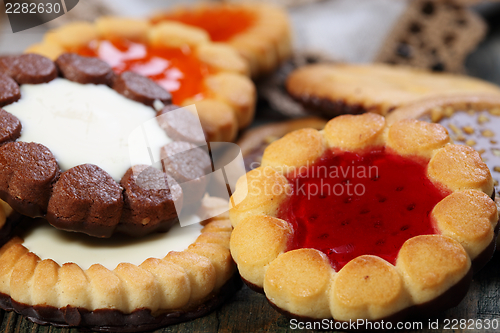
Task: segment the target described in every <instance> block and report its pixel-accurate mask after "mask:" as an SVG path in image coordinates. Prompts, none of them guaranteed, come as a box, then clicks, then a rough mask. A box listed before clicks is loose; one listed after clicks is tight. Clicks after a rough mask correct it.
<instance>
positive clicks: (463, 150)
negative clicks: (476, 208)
mask: <svg viewBox="0 0 500 333" xmlns="http://www.w3.org/2000/svg"><path fill="white" fill-rule="evenodd" d="M427 176H428V177H429V179H431V180H432V181H434V182H436V183H438V184H442V185H444V186H445V187H446V188H448V189H450V190H452V191H459V190H465V189H477V190H481V191H483V192H484V193H486V194H488V195H491V194H492V193H493V179H492V178H491V174H490V170H489V169H488V167H487V166H486V164H485V163H484V162H483V161H482V159H481V156H479V153H478V152H476V151H475V150H474V149H473V148H471V147H469V146H462V145H448V146H445V147H444V148H442V149H440V150H438V151H437V152H436V154H435V155H434V157H432V159H431V160H430V162H429V165H428V167H427Z"/></svg>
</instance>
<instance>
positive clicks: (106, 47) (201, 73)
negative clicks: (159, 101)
mask: <svg viewBox="0 0 500 333" xmlns="http://www.w3.org/2000/svg"><path fill="white" fill-rule="evenodd" d="M77 53H79V54H81V55H84V56H92V57H99V58H101V59H102V60H104V61H106V62H107V63H108V64H109V65H110V66H111V67H113V70H114V71H115V72H116V73H118V74H119V73H122V72H124V71H132V72H136V73H138V74H141V75H144V76H147V77H149V78H150V79H152V80H153V81H155V82H156V83H158V84H159V85H160V86H162V87H163V88H164V89H166V90H167V91H169V92H170V94H171V95H172V102H173V103H174V104H181V103H182V102H183V101H184V100H186V99H188V98H193V99H194V100H199V99H202V98H203V97H204V93H205V91H204V87H203V79H204V77H205V76H207V75H208V74H209V69H208V66H206V65H204V64H202V63H201V62H200V61H199V59H198V58H197V57H196V56H195V55H194V54H193V52H192V51H191V49H190V48H189V47H183V48H152V47H149V46H147V45H145V44H141V43H135V42H131V41H128V40H124V39H116V40H112V41H110V40H95V41H92V42H91V43H89V44H88V45H87V46H86V47H83V48H80V49H78V50H77Z"/></svg>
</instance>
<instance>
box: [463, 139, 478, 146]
mask: <svg viewBox="0 0 500 333" xmlns="http://www.w3.org/2000/svg"><path fill="white" fill-rule="evenodd" d="M465 144H466V145H467V146H471V147H472V146H474V145H475V144H476V141H474V140H472V139H469V140H467V141H465Z"/></svg>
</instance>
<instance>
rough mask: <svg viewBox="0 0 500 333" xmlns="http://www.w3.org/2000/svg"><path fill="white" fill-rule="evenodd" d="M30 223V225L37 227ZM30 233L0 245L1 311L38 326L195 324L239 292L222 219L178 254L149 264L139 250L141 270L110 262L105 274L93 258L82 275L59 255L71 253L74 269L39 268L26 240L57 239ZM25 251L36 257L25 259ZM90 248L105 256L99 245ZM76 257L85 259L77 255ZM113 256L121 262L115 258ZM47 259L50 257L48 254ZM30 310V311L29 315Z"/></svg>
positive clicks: (49, 264) (42, 264) (50, 263)
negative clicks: (18, 315) (23, 316)
mask: <svg viewBox="0 0 500 333" xmlns="http://www.w3.org/2000/svg"><path fill="white" fill-rule="evenodd" d="M205 200H206V201H207V202H208V206H212V203H210V201H212V200H216V199H214V198H208V197H207V198H206V199H205ZM0 203H1V204H0V211H1V212H2V213H1V214H0V221H3V220H4V219H3V218H2V216H4V215H5V213H6V212H9V207H8V206H7V205H5V204H4V203H3V202H1V201H0ZM226 205H227V203H226ZM207 209H208V208H207ZM4 222H5V221H4ZM10 223H11V222H9V221H7V224H10ZM30 223H31V224H35V225H36V221H30ZM6 227H7V225H5V223H4V226H3V228H2V229H1V230H0V232H2V233H3V231H4V229H5V228H6ZM36 228H37V229H36V230H35V232H32V233H31V234H30V233H28V234H26V235H25V236H26V237H25V239H24V240H23V239H22V238H20V237H17V236H15V237H13V238H11V239H10V240H8V241H6V240H4V239H3V240H2V242H3V244H2V246H1V247H0V280H1V283H0V285H1V287H0V292H1V295H0V298H1V299H2V307H3V308H5V309H7V310H15V311H17V312H19V313H21V314H23V315H25V316H27V317H28V318H29V319H31V320H33V321H35V322H37V323H45V324H47V323H48V324H53V325H56V326H62V327H76V326H78V327H81V328H91V329H99V330H105V331H107V330H113V331H116V330H119V329H126V330H127V331H137V332H142V331H145V330H152V329H154V328H157V327H161V326H166V325H169V324H174V323H178V322H182V321H186V320H190V319H193V318H196V317H199V316H202V315H204V314H206V313H208V312H209V311H211V310H212V309H213V308H214V307H216V306H218V305H220V304H221V302H223V301H224V300H225V299H226V298H227V297H229V296H230V295H232V294H233V293H234V292H235V291H236V290H237V289H238V288H239V283H238V279H239V278H238V277H237V275H235V272H236V270H235V264H234V262H233V260H232V258H231V254H230V252H229V235H230V233H231V229H232V228H231V225H230V222H229V221H228V220H227V219H224V217H217V218H213V219H209V220H208V221H207V222H206V225H205V227H204V228H195V229H192V230H193V231H192V232H193V233H194V234H193V236H194V237H196V233H197V234H198V235H199V236H198V238H197V239H196V240H195V241H194V242H193V243H192V244H190V245H189V246H187V245H186V248H185V249H184V250H183V251H170V252H169V253H168V254H167V255H166V256H164V257H159V258H152V257H150V258H148V256H150V255H151V254H148V252H147V250H144V249H141V248H140V247H139V248H136V250H135V251H143V252H142V256H143V258H144V259H145V260H144V259H142V260H143V262H142V263H140V264H139V263H138V264H131V263H128V261H130V260H134V259H132V258H130V257H126V258H123V257H122V258H121V259H120V258H116V260H117V261H118V262H119V263H118V265H116V267H115V268H114V269H113V267H110V266H109V265H110V264H109V262H107V263H106V266H104V265H101V264H99V262H100V261H101V260H104V258H101V259H100V260H99V259H98V258H95V257H94V258H93V260H95V262H96V263H95V264H92V265H91V266H90V267H88V268H87V267H85V266H84V265H87V264H86V263H82V264H81V265H82V266H81V267H80V264H78V262H79V261H80V260H81V258H79V257H78V253H77V252H75V251H77V250H75V248H73V249H71V248H68V249H67V250H65V251H66V252H70V253H69V255H70V256H73V261H75V262H77V263H69V262H66V263H65V262H61V261H59V260H60V258H58V259H57V260H58V261H57V262H56V261H54V260H52V259H50V258H46V259H43V260H42V259H41V258H40V257H39V256H38V255H37V254H36V253H34V252H35V251H37V250H41V248H40V246H38V245H37V243H36V242H35V240H34V238H33V234H40V233H45V232H46V231H47V230H49V231H50V232H49V237H56V238H57V237H61V234H57V233H51V232H52V231H53V230H54V229H52V228H45V229H44V228H39V227H36ZM197 230H198V231H197ZM62 236H63V235H62ZM37 237H40V236H37ZM63 237H64V236H63ZM190 237H191V236H190ZM47 239H49V241H50V238H47ZM47 239H45V241H47ZM193 239H195V238H193ZM172 240H173V239H170V240H168V239H164V240H161V243H158V246H159V247H160V249H159V253H161V252H162V250H161V249H165V248H167V247H168V246H170V245H169V244H170V243H169V242H172ZM52 241H54V239H52ZM55 241H56V242H57V241H60V239H56V240H55ZM122 241H125V243H122V245H120V241H118V243H115V244H114V246H118V247H120V246H122V247H123V246H128V245H127V244H128V243H127V241H126V240H122ZM152 241H155V240H154V239H150V240H146V241H145V243H144V244H142V246H148V245H147V243H149V242H152ZM78 242H82V243H84V244H87V245H86V246H91V244H92V243H88V240H86V239H85V238H79V240H78ZM44 244H45V245H42V247H43V250H44V253H45V254H43V255H44V256H47V253H48V252H47V248H46V247H47V243H46V242H45V243H44ZM129 245H132V246H141V245H139V244H137V243H136V244H135V245H134V244H129ZM28 246H29V247H30V248H32V247H33V248H35V250H33V252H30V250H28V248H27V247H28ZM94 246H101V249H106V246H104V245H102V244H101V245H98V244H97V243H95V244H94ZM137 249H138V250H137ZM149 249H150V250H151V248H149ZM80 250H81V251H87V249H85V248H84V247H82V248H81V249H80ZM121 250H124V248H121ZM157 250H158V249H157ZM71 251H73V252H71ZM106 253H107V256H112V255H113V254H112V253H111V252H106ZM114 253H115V254H118V255H120V254H119V253H120V252H119V251H118V252H114ZM129 253H130V252H129ZM52 255H54V253H52V254H48V256H52ZM87 255H88V254H87ZM120 260H123V262H120ZM35 308H36V309H37V310H36V311H33V309H35ZM96 310H98V311H96Z"/></svg>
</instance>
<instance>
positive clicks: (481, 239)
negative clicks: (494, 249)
mask: <svg viewBox="0 0 500 333" xmlns="http://www.w3.org/2000/svg"><path fill="white" fill-rule="evenodd" d="M431 217H432V219H433V220H434V221H435V223H436V226H437V228H438V229H439V230H440V231H441V234H442V235H444V236H449V237H451V238H453V239H455V240H457V241H458V242H459V243H460V244H461V245H462V246H463V247H464V249H465V251H467V254H468V255H469V257H470V258H471V260H474V259H475V258H476V257H477V256H478V255H480V254H481V253H482V252H483V251H484V250H485V249H486V248H487V247H488V245H490V243H491V242H492V241H493V238H494V237H495V232H494V229H495V227H496V225H497V222H498V212H497V206H496V205H495V202H494V201H493V200H491V198H490V197H489V196H488V195H487V194H485V193H483V192H480V191H477V190H465V191H459V192H454V193H452V194H450V195H449V196H447V197H446V198H444V199H443V200H441V202H439V203H438V204H437V205H436V206H435V207H434V209H433V210H432V215H431Z"/></svg>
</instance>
